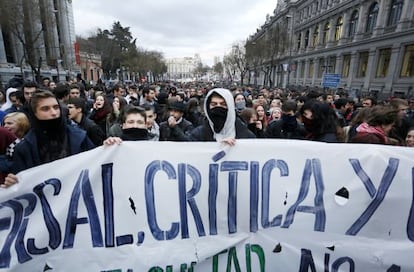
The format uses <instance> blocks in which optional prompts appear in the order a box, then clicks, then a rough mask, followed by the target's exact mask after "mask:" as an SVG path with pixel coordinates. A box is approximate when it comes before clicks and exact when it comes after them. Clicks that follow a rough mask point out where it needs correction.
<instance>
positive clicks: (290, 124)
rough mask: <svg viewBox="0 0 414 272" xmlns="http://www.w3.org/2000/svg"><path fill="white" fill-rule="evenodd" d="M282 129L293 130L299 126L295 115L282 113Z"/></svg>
mask: <svg viewBox="0 0 414 272" xmlns="http://www.w3.org/2000/svg"><path fill="white" fill-rule="evenodd" d="M282 120H283V123H282V129H283V130H284V131H288V132H293V131H295V129H296V128H297V127H298V122H297V121H296V116H295V115H287V114H282Z"/></svg>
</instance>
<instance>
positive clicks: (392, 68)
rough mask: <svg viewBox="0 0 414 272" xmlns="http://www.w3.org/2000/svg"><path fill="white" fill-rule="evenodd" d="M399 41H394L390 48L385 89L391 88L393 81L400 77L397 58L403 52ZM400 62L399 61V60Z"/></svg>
mask: <svg viewBox="0 0 414 272" xmlns="http://www.w3.org/2000/svg"><path fill="white" fill-rule="evenodd" d="M402 47H403V46H402V45H401V43H398V42H397V43H395V44H394V45H393V46H392V48H391V58H390V63H389V65H388V74H387V76H386V78H385V90H391V89H392V86H393V84H394V83H395V82H397V81H398V79H399V78H400V69H399V68H400V67H398V63H399V62H398V60H400V59H402V58H401V56H400V55H401V53H402V52H403V50H401V49H402ZM400 63H401V62H400Z"/></svg>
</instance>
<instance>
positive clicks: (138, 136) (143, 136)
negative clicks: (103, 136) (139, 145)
mask: <svg viewBox="0 0 414 272" xmlns="http://www.w3.org/2000/svg"><path fill="white" fill-rule="evenodd" d="M121 139H122V140H124V141H140V140H148V130H147V129H145V128H125V129H123V130H122V136H121Z"/></svg>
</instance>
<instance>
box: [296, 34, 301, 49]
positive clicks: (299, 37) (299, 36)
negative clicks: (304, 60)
mask: <svg viewBox="0 0 414 272" xmlns="http://www.w3.org/2000/svg"><path fill="white" fill-rule="evenodd" d="M300 40H302V33H299V35H298V41H297V43H298V49H300Z"/></svg>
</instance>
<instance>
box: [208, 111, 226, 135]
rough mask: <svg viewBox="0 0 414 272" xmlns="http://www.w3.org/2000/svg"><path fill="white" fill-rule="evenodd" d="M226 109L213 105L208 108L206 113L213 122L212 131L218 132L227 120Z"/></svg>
mask: <svg viewBox="0 0 414 272" xmlns="http://www.w3.org/2000/svg"><path fill="white" fill-rule="evenodd" d="M227 112H228V110H227V109H225V108H223V107H214V108H212V109H209V111H208V115H209V117H210V120H211V121H212V122H213V126H214V132H215V133H219V132H220V131H221V130H222V129H223V128H224V124H225V123H226V120H227Z"/></svg>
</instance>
